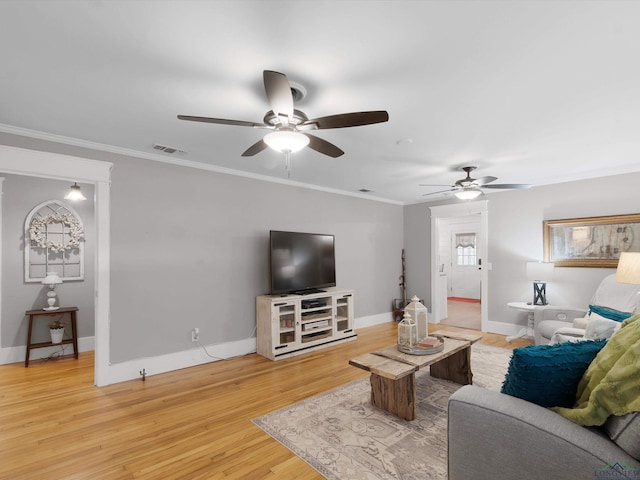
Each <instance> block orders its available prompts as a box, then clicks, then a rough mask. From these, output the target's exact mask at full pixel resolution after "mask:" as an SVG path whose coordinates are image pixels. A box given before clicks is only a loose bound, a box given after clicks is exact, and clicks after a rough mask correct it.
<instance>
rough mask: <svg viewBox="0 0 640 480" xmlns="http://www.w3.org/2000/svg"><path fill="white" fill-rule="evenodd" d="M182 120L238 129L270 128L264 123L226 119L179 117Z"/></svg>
mask: <svg viewBox="0 0 640 480" xmlns="http://www.w3.org/2000/svg"><path fill="white" fill-rule="evenodd" d="M178 118H179V119H180V120H188V121H190V122H204V123H217V124H220V125H235V126H238V127H254V128H263V127H266V128H268V125H265V124H264V123H255V122H245V121H243V120H226V119H224V118H211V117H192V116H191V115H178Z"/></svg>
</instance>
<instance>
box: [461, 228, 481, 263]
mask: <svg viewBox="0 0 640 480" xmlns="http://www.w3.org/2000/svg"><path fill="white" fill-rule="evenodd" d="M476 263H477V252H476V234H475V233H456V265H458V266H459V267H464V266H475V265H476Z"/></svg>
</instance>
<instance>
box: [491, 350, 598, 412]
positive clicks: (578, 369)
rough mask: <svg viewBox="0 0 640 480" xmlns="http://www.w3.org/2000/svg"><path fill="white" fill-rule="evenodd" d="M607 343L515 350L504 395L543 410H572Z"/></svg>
mask: <svg viewBox="0 0 640 480" xmlns="http://www.w3.org/2000/svg"><path fill="white" fill-rule="evenodd" d="M605 343H606V341H605V340H598V341H592V340H584V341H580V342H567V343H558V344H556V345H530V346H528V347H524V348H516V349H514V350H513V354H512V356H511V361H510V362H509V368H508V370H507V375H506V377H505V379H504V383H503V384H502V393H506V394H507V395H512V396H514V397H518V398H522V399H523V400H527V401H529V402H532V403H536V404H538V405H540V406H542V407H554V406H564V407H571V406H572V405H573V403H574V402H575V400H576V391H577V389H578V382H579V381H580V379H581V378H582V375H583V374H584V372H585V370H586V369H587V367H588V366H589V364H590V363H591V361H592V360H593V359H594V358H595V356H596V355H597V354H598V352H599V351H600V349H601V348H602V347H603V346H604V344H605Z"/></svg>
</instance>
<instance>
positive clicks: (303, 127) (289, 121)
mask: <svg viewBox="0 0 640 480" xmlns="http://www.w3.org/2000/svg"><path fill="white" fill-rule="evenodd" d="M262 79H263V82H264V90H265V93H266V95H267V99H268V101H269V105H270V107H271V110H270V111H268V112H267V113H266V115H265V116H264V119H263V123H256V122H246V121H243V120H227V119H224V118H212V117H196V116H190V115H178V119H180V120H188V121H191V122H204V123H215V124H218V125H233V126H238V127H252V128H265V129H270V130H273V131H272V132H271V133H268V134H266V135H265V136H264V138H262V139H261V140H259V141H258V142H256V143H254V144H253V145H252V146H250V147H249V148H248V149H247V150H245V151H244V153H243V154H242V156H243V157H251V156H253V155H256V154H258V153H260V152H261V151H263V150H264V149H265V148H267V147H271V148H273V149H274V150H277V151H279V152H283V153H285V154H286V155H287V157H286V161H287V164H288V163H289V156H288V155H289V154H290V153H292V152H296V151H298V150H301V149H302V148H304V147H307V146H308V147H309V148H310V149H312V150H315V151H316V152H318V153H322V154H323V155H327V156H329V157H332V158H337V157H339V156H341V155H343V154H344V152H343V151H342V150H340V148H338V147H336V146H335V145H333V144H332V143H329V142H327V141H326V140H324V139H322V138H320V137H316V136H314V135H311V134H309V133H301V131H304V132H306V131H308V130H323V129H329V128H345V127H358V126H361V125H372V124H374V123H383V122H386V121H388V120H389V114H388V113H387V112H386V111H384V110H377V111H370V112H353V113H341V114H338V115H329V116H326V117H320V118H314V119H311V120H309V117H307V115H306V114H305V113H304V112H301V111H300V110H296V109H294V108H293V102H294V100H299V99H300V98H303V97H304V96H305V95H306V90H304V88H303V87H301V86H300V85H297V84H295V83H294V84H293V85H292V84H291V83H290V82H289V80H288V79H287V76H286V75H285V74H283V73H279V72H274V71H271V70H264V71H263V72H262ZM292 86H293V88H292ZM288 171H289V168H288V167H287V172H288Z"/></svg>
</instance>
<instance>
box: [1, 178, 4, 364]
mask: <svg viewBox="0 0 640 480" xmlns="http://www.w3.org/2000/svg"><path fill="white" fill-rule="evenodd" d="M3 184H4V177H0V349H1V348H2V223H3V222H2V197H4V192H3V190H2V185H3ZM0 363H2V362H0Z"/></svg>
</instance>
